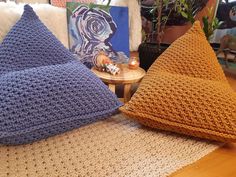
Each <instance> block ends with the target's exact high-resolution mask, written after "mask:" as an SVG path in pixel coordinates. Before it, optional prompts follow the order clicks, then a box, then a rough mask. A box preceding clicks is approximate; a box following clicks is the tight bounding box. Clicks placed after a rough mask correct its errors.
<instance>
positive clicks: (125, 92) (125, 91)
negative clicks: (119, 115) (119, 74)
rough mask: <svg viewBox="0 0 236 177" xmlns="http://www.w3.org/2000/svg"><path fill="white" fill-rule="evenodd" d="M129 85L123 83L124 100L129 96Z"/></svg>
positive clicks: (128, 98) (127, 99)
mask: <svg viewBox="0 0 236 177" xmlns="http://www.w3.org/2000/svg"><path fill="white" fill-rule="evenodd" d="M131 86H132V84H125V85H124V102H125V103H126V102H128V101H129V100H130V98H131V93H130V92H131Z"/></svg>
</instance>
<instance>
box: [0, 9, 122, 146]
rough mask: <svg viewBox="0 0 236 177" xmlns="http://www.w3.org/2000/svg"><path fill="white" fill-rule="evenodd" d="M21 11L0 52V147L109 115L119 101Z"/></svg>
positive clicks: (32, 17)
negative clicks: (0, 145) (19, 17)
mask: <svg viewBox="0 0 236 177" xmlns="http://www.w3.org/2000/svg"><path fill="white" fill-rule="evenodd" d="M24 9H25V10H24V13H23V15H22V17H21V19H20V20H19V21H18V22H17V23H16V25H15V26H14V27H13V28H12V29H11V31H10V32H9V34H8V35H7V36H6V38H5V39H4V41H3V43H2V45H1V47H0V83H1V85H0V93H1V94H0V100H1V101H0V143H2V144H22V143H30V142H33V141H36V140H39V139H42V138H47V137H49V136H52V135H55V134H58V133H61V132H65V131H68V130H71V129H74V128H78V127H80V126H82V125H84V124H88V123H91V122H94V121H96V120H99V119H104V118H105V117H106V116H108V115H110V114H111V113H113V112H114V111H115V110H116V109H117V108H118V107H119V106H120V105H121V103H120V102H119V101H118V99H117V97H116V96H115V95H114V94H113V93H112V92H111V91H110V90H109V89H108V88H107V86H105V85H104V84H103V83H102V82H101V81H100V79H99V78H97V77H96V76H95V75H94V74H93V73H92V72H91V71H90V70H88V69H87V68H86V67H85V66H84V65H83V64H81V63H80V62H79V61H76V60H75V59H74V57H73V55H72V54H71V53H70V52H69V51H68V50H67V49H66V48H65V47H64V46H63V45H62V44H61V43H60V42H59V41H58V40H57V39H56V37H54V36H53V34H52V33H51V32H49V30H48V29H47V28H46V26H44V25H43V23H42V22H41V21H40V20H39V19H38V17H37V15H36V14H35V13H34V11H33V9H32V8H31V7H30V6H29V5H26V6H25V8H24Z"/></svg>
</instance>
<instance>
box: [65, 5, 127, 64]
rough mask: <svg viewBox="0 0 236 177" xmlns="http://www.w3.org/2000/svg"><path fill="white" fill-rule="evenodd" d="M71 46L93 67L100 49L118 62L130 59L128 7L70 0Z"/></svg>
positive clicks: (80, 57) (68, 8) (84, 61)
mask: <svg viewBox="0 0 236 177" xmlns="http://www.w3.org/2000/svg"><path fill="white" fill-rule="evenodd" d="M67 19H68V29H69V30H68V31H69V46H70V50H71V51H72V52H73V53H74V54H76V56H77V58H78V59H79V60H80V61H82V62H83V63H84V64H85V65H86V66H87V67H89V68H91V67H92V66H93V63H94V61H95V59H96V57H97V56H98V54H99V53H100V52H105V53H106V55H107V56H108V57H109V58H111V59H112V60H113V61H114V62H117V63H125V62H128V59H129V26H128V25H129V24H128V8H127V7H115V6H101V5H95V4H90V5H87V4H80V3H76V2H67Z"/></svg>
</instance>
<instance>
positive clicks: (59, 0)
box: [50, 0, 96, 8]
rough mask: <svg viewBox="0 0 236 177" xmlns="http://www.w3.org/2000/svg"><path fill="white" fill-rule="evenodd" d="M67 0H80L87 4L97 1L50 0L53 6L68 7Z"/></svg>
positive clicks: (69, 0) (70, 0)
mask: <svg viewBox="0 0 236 177" xmlns="http://www.w3.org/2000/svg"><path fill="white" fill-rule="evenodd" d="M66 2H80V3H85V4H90V3H96V0H50V3H51V4H52V5H53V6H57V7H64V8H65V7H66Z"/></svg>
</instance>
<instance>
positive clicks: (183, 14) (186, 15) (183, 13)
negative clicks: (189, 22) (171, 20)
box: [180, 11, 188, 19]
mask: <svg viewBox="0 0 236 177" xmlns="http://www.w3.org/2000/svg"><path fill="white" fill-rule="evenodd" d="M180 14H181V15H182V16H183V17H184V18H187V19H188V14H187V13H185V12H184V11H182V12H180Z"/></svg>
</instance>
